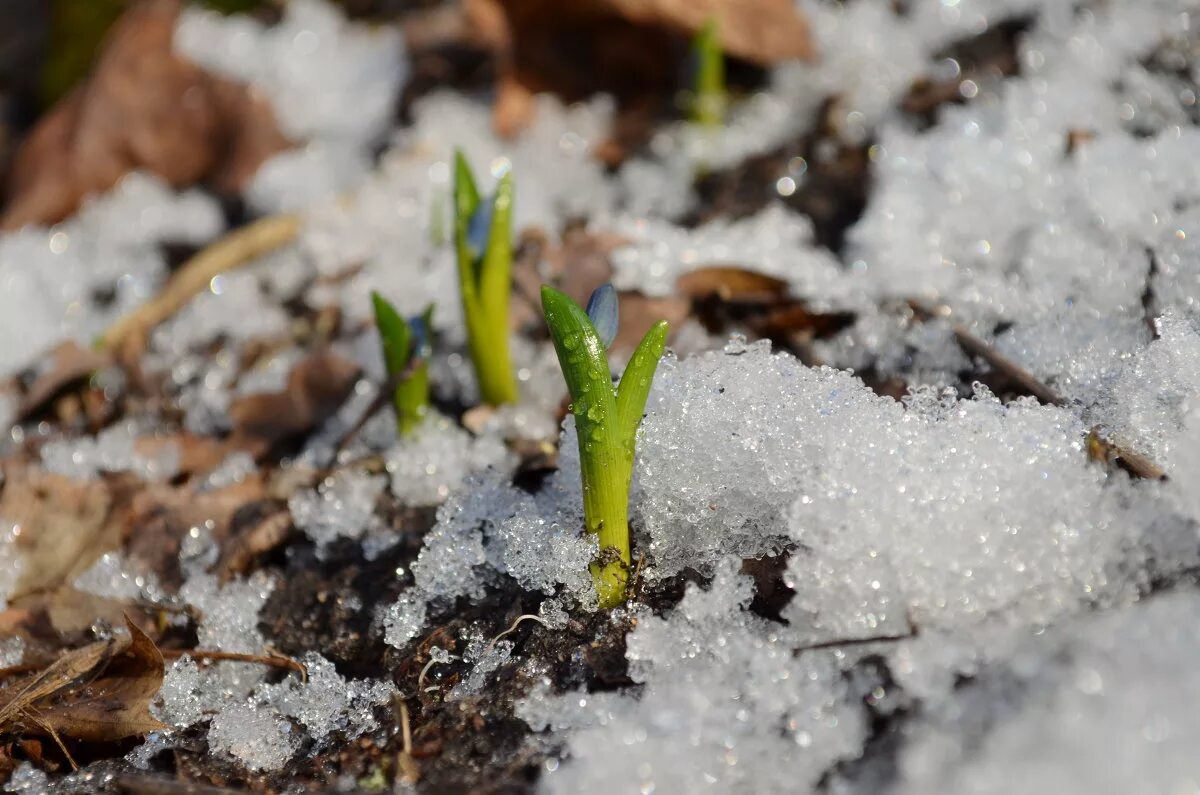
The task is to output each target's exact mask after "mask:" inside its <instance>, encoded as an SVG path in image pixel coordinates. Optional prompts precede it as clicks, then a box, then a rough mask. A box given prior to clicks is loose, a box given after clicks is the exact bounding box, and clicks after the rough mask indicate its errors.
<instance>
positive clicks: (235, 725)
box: [208, 704, 298, 770]
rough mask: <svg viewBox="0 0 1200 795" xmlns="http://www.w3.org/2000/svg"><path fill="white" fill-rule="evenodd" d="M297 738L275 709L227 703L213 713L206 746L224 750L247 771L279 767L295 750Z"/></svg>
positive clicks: (214, 749)
mask: <svg viewBox="0 0 1200 795" xmlns="http://www.w3.org/2000/svg"><path fill="white" fill-rule="evenodd" d="M297 740H298V738H297V737H296V735H295V733H294V732H293V730H292V727H291V725H290V724H289V723H288V722H287V721H286V720H284V719H283V718H282V717H281V716H280V715H279V713H277V712H275V711H274V710H264V709H260V708H258V707H256V706H254V705H249V704H239V705H233V706H229V707H227V708H225V709H223V710H221V711H220V712H218V713H217V714H216V715H214V716H213V719H212V725H211V726H210V727H209V730H208V746H209V749H210V750H212V751H214V752H218V753H226V754H229V755H230V756H232V757H234V758H235V759H237V760H238V761H239V762H241V763H242V764H243V765H245V766H246V767H247V768H249V769H250V770H278V769H279V768H281V767H283V766H284V764H286V763H287V761H288V760H289V759H291V758H292V754H294V753H295V752H296V748H297V745H298V741H297Z"/></svg>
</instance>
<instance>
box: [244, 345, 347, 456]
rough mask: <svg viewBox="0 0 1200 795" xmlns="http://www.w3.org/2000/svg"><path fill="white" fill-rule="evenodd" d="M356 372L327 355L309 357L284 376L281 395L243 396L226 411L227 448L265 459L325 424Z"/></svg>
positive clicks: (326, 353) (345, 363) (320, 354)
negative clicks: (230, 430)
mask: <svg viewBox="0 0 1200 795" xmlns="http://www.w3.org/2000/svg"><path fill="white" fill-rule="evenodd" d="M358 375H359V367H358V365H357V364H355V363H354V362H352V361H350V360H348V359H345V358H343V357H341V356H338V355H337V354H335V353H332V352H331V351H322V352H320V353H316V354H313V355H312V356H309V357H308V358H306V359H304V360H303V361H301V362H300V363H299V364H297V365H296V366H295V367H294V368H292V372H291V373H289V374H288V380H287V387H286V388H285V389H284V390H283V391H282V392H271V393H264V394H257V395H246V396H243V397H240V398H237V399H236V400H234V402H233V404H232V405H231V406H230V407H229V418H230V420H231V422H232V425H233V434H232V436H231V443H232V444H234V445H235V446H238V447H241V448H243V449H247V450H250V451H252V452H253V453H254V454H255V455H256V456H261V455H265V454H266V453H267V452H268V451H269V450H270V449H271V448H273V447H275V446H276V445H278V444H279V443H280V442H284V441H287V440H289V439H294V438H296V437H298V436H303V435H305V434H307V433H308V432H309V431H311V430H312V429H313V428H315V427H317V426H318V425H320V424H321V423H322V422H324V421H325V420H326V419H328V418H329V417H330V416H331V415H333V413H334V412H335V411H337V409H338V407H339V406H341V405H342V403H343V402H344V401H345V399H346V398H347V397H348V396H349V394H350V390H351V389H353V388H354V383H355V381H357V380H358Z"/></svg>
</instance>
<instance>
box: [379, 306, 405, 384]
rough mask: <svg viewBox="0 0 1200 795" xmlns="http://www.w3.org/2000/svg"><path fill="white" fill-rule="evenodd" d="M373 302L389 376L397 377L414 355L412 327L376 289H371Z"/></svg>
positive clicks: (384, 362)
mask: <svg viewBox="0 0 1200 795" xmlns="http://www.w3.org/2000/svg"><path fill="white" fill-rule="evenodd" d="M371 304H372V306H373V307H374V309H375V326H376V327H377V328H378V329H379V339H380V343H381V344H382V346H383V365H384V367H385V368H386V369H387V374H388V377H389V378H395V377H396V376H397V375H398V374H400V373H403V372H404V369H405V368H406V367H408V360H409V358H411V356H412V329H410V328H409V327H408V321H407V320H405V319H404V318H403V317H401V316H400V313H399V312H397V311H396V307H394V306H392V304H391V302H390V301H388V300H387V299H386V298H384V297H383V296H382V295H380V294H379V293H377V292H375V291H371Z"/></svg>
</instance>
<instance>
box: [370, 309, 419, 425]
mask: <svg viewBox="0 0 1200 795" xmlns="http://www.w3.org/2000/svg"><path fill="white" fill-rule="evenodd" d="M371 303H372V304H374V306H375V325H376V326H377V327H378V328H379V339H380V343H381V346H382V348H383V364H384V367H385V368H386V369H387V375H388V385H389V386H391V387H392V390H393V391H392V405H394V406H395V407H396V428H397V430H398V431H399V432H400V435H401V436H407V435H408V434H410V433H412V431H413V429H414V428H416V427H417V426H418V425H420V424H421V421H422V420H424V419H425V413H426V411H428V409H429V353H430V344H429V335H430V330H431V328H432V325H431V324H432V322H433V304H430V305H429V306H427V307H425V311H424V312H423V313H422V314H420V315H418V316H417V317H414V318H411V319H409V320H405V319H404V318H403V317H401V316H400V313H399V312H397V311H396V308H395V307H394V306H392V305H391V304H390V303H388V300H387V299H386V298H384V297H383V296H382V295H380V294H379V293H376V292H372V293H371Z"/></svg>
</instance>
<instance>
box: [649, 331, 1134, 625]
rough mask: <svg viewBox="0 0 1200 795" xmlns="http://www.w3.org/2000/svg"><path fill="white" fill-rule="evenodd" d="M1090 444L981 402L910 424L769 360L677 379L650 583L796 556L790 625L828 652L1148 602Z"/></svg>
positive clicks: (658, 424) (654, 449) (751, 355)
mask: <svg viewBox="0 0 1200 795" xmlns="http://www.w3.org/2000/svg"><path fill="white" fill-rule="evenodd" d="M1084 436H1085V432H1084V428H1083V427H1082V426H1081V424H1080V422H1079V420H1078V418H1077V417H1076V416H1075V415H1074V414H1073V413H1071V412H1070V411H1068V410H1065V409H1060V408H1055V407H1046V406H1038V405H1036V404H1035V403H1032V402H1030V401H1017V402H1015V403H1013V404H1010V405H1008V406H1003V405H1001V404H1000V403H999V401H997V400H996V399H995V398H993V397H991V396H990V395H988V394H987V393H986V391H984V392H981V393H979V394H977V396H976V397H975V398H974V399H972V400H958V399H955V398H954V397H953V395H938V394H936V393H934V392H932V391H930V390H925V391H920V392H917V393H914V394H913V395H911V396H910V397H909V399H908V400H907V401H906V403H905V405H901V404H899V403H896V402H894V401H892V400H890V399H887V398H881V397H878V396H876V395H875V394H873V393H872V392H871V391H870V390H868V389H867V388H866V387H864V386H863V385H862V384H861V382H859V381H858V380H857V379H855V378H853V377H852V376H850V375H848V374H846V373H842V372H838V371H833V370H829V369H824V368H817V369H809V368H805V367H803V366H802V365H801V364H799V362H797V361H796V360H795V359H793V358H792V357H790V356H788V355H786V354H779V355H772V354H771V353H770V351H769V345H767V344H766V343H759V344H756V345H753V346H750V347H748V348H745V349H741V348H740V347H734V348H733V351H732V352H727V353H709V354H705V355H701V356H697V357H693V358H691V359H688V360H685V361H683V362H679V363H675V362H672V361H670V360H668V361H664V363H663V365H662V366H661V367H660V371H659V377H658V378H657V379H656V381H655V385H654V388H653V390H652V393H651V397H650V400H649V402H648V407H647V416H646V419H645V421H644V423H643V429H642V439H641V441H640V442H639V445H638V461H637V466H636V468H635V472H636V478H637V484H638V485H637V489H636V493H635V498H634V500H635V506H636V514H635V515H636V517H637V518H638V520H639V522H640V525H641V526H642V527H643V528H645V531H646V532H647V533H648V536H649V546H648V548H647V551H648V553H649V554H650V556H651V559H652V562H653V566H651V567H648V568H647V570H646V573H647V576H649V577H657V576H665V575H669V574H672V573H674V572H677V571H679V570H681V569H683V568H685V567H693V568H700V569H704V568H705V567H707V566H708V565H710V562H711V561H712V560H713V559H714V557H715V556H716V555H718V554H721V553H725V552H736V553H737V554H739V555H742V556H760V555H763V554H769V553H773V552H777V551H779V550H781V549H784V548H786V547H788V546H790V544H791V543H793V542H794V543H798V544H799V545H800V549H799V550H798V551H797V552H795V553H794V554H793V556H792V560H791V564H790V566H789V570H788V575H789V577H788V578H789V584H790V585H791V586H792V587H793V588H795V589H796V591H797V596H796V598H795V600H794V601H793V602H792V604H791V605H790V606H789V608H788V610H789V620H791V622H792V624H793V626H797V627H807V628H808V630H807V631H811V632H812V633H814V636H816V637H825V636H827V635H830V634H832V635H839V636H848V637H857V636H862V635H863V634H870V633H872V632H873V631H874V630H876V629H877V628H879V627H883V628H886V629H889V630H895V631H903V630H904V629H905V628H906V627H907V626H908V622H909V621H910V620H916V621H918V622H919V623H921V624H922V625H925V624H929V625H937V624H940V623H943V622H945V623H951V624H960V623H964V622H965V623H970V622H971V621H973V620H974V619H976V618H978V617H980V616H983V615H988V614H992V613H995V612H998V611H1011V612H1012V613H1013V614H1014V615H1018V616H1021V618H1022V620H1025V621H1030V622H1037V621H1044V620H1047V619H1048V618H1050V617H1052V616H1054V615H1057V614H1058V613H1059V612H1061V611H1063V610H1070V609H1077V608H1078V607H1079V606H1080V605H1081V604H1083V603H1087V602H1089V601H1091V600H1094V599H1098V598H1102V597H1103V596H1104V595H1108V596H1109V597H1114V596H1116V595H1118V594H1120V593H1122V592H1123V591H1124V589H1125V588H1126V587H1129V586H1131V585H1133V583H1129V582H1127V581H1126V580H1125V579H1124V577H1123V576H1121V575H1119V574H1118V569H1119V568H1120V566H1121V564H1122V563H1124V562H1125V561H1126V560H1127V559H1128V556H1129V555H1131V554H1133V553H1132V552H1130V551H1129V550H1128V549H1127V544H1128V542H1129V541H1130V539H1131V532H1132V530H1133V528H1134V527H1136V526H1137V522H1136V519H1135V517H1134V516H1132V515H1130V514H1131V513H1133V509H1132V508H1127V507H1126V506H1127V504H1128V503H1129V499H1130V498H1129V497H1128V496H1127V495H1126V494H1125V492H1124V491H1123V490H1122V489H1121V488H1120V485H1121V484H1120V482H1119V481H1118V483H1116V484H1108V483H1107V481H1108V477H1107V475H1106V474H1105V472H1104V470H1103V469H1102V468H1100V467H1097V466H1093V465H1090V464H1089V463H1088V461H1087V460H1086V456H1085V454H1084V450H1083V442H1084ZM985 451H986V452H985ZM1127 511H1129V513H1127Z"/></svg>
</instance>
